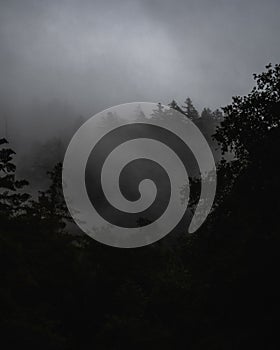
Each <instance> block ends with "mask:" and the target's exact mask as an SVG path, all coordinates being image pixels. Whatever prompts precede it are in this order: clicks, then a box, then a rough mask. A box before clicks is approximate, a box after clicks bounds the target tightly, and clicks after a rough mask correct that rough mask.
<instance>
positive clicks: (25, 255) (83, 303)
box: [0, 64, 280, 350]
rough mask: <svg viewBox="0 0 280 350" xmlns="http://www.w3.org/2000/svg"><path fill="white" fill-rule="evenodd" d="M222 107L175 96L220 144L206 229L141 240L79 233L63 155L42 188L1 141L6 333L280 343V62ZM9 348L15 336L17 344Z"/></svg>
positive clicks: (153, 345)
mask: <svg viewBox="0 0 280 350" xmlns="http://www.w3.org/2000/svg"><path fill="white" fill-rule="evenodd" d="M254 79H255V87H254V88H253V90H252V91H251V92H250V93H249V94H248V95H246V96H243V97H241V96H236V97H233V99H232V103H231V104H230V105H228V106H226V107H224V108H222V112H221V111H220V110H216V111H211V110H210V109H209V108H205V109H203V111H202V113H201V114H199V113H198V111H197V110H196V109H195V107H194V105H193V103H192V101H191V99H190V98H187V99H186V101H185V103H184V104H183V106H180V105H179V104H178V103H177V102H176V101H175V100H174V101H172V102H171V104H170V106H171V107H172V108H175V109H177V110H179V111H180V112H181V113H182V116H186V117H189V118H191V119H192V120H193V121H194V122H195V123H197V125H198V126H199V127H200V128H201V129H202V131H203V132H204V133H205V135H206V137H207V138H208V139H210V137H211V135H212V136H213V145H216V146H217V145H219V147H220V149H221V150H222V153H223V157H222V155H221V154H220V153H219V157H218V158H219V164H218V193H217V202H216V206H215V208H214V210H213V212H212V214H211V215H210V216H209V218H208V220H207V221H206V222H205V224H204V225H203V226H202V227H201V228H200V230H199V231H197V233H196V234H195V235H181V236H178V237H177V236H176V242H174V238H173V237H170V235H169V236H167V237H165V238H164V239H162V240H161V241H159V242H157V243H155V244H153V245H151V246H147V247H144V248H140V249H133V250H122V249H114V248H110V247H107V246H103V245H101V244H99V243H97V242H96V241H94V240H91V239H89V238H88V237H87V236H85V235H75V236H73V235H70V234H69V233H68V231H67V226H65V224H66V223H67V222H68V220H69V216H68V214H67V210H66V207H65V203H64V200H63V196H62V193H61V178H60V177H61V164H57V165H56V164H53V169H52V170H50V173H49V179H50V183H49V185H48V186H47V188H46V189H44V190H42V191H41V192H40V193H39V195H38V196H37V197H36V198H34V197H33V198H32V197H30V196H29V195H28V194H26V193H25V190H26V188H27V187H26V185H27V182H26V181H25V180H21V179H18V178H17V173H16V166H15V165H14V163H13V157H14V155H15V154H14V151H13V150H12V149H10V148H9V144H7V141H6V140H5V139H4V138H3V139H1V141H0V147H1V148H0V218H1V226H0V266H1V267H0V271H1V275H0V276H1V287H0V306H1V312H0V328H1V330H2V332H3V335H2V337H1V341H2V344H9V348H15V347H19V346H26V347H27V348H29V349H33V348H34V349H35V348H38V349H43V350H44V349H73V350H74V349H80V348H82V349H84V348H89V347H93V348H96V349H123V348H129V349H143V348H147V349H169V348H174V349H179V348H181V347H182V346H183V347H184V348H189V349H194V350H196V349H207V350H208V349H243V348H244V349H245V348H246V349H247V348H248V347H250V348H251V347H252V348H254V347H256V346H261V347H263V348H267V347H271V344H276V343H275V342H276V340H277V333H276V332H277V330H276V329H275V328H276V326H277V322H278V320H279V311H280V310H279V292H280V290H279V283H278V275H279V271H278V266H279V229H280V224H279V220H278V218H279V214H280V204H279V203H280V202H279V196H280V181H279V173H278V168H279V166H278V162H279V159H280V158H279V156H280V129H279V127H280V125H279V123H280V118H279V115H280V65H279V64H277V65H275V66H272V65H271V64H269V65H268V66H267V67H266V69H265V71H264V72H263V73H261V74H256V75H254ZM5 348H8V347H5Z"/></svg>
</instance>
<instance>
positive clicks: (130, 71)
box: [0, 0, 280, 150]
mask: <svg viewBox="0 0 280 350" xmlns="http://www.w3.org/2000/svg"><path fill="white" fill-rule="evenodd" d="M279 10H280V3H279V1H277V0H268V1H265V2H264V1H259V0H245V1H241V0H235V1H228V0H227V1H225V0H213V1H206V0H204V1H202V0H191V1H185V0H175V1H167V0H160V1H159V0H149V1H148V0H144V1H140V0H139V1H137V0H130V1H126V0H125V1H118V0H115V1H88V0H85V1H74V0H60V1H53V0H51V1H40V0H36V1H35V0H34V1H32V0H25V1H22V0H21V1H20V0H18V1H15V0H10V1H8V0H6V1H5V0H1V1H0V45H1V46H0V72H1V74H0V77H1V80H0V108H1V116H0V127H1V134H2V135H3V134H4V135H7V136H8V137H10V138H11V139H12V141H13V142H14V143H16V146H17V148H18V149H20V150H22V149H24V148H25V146H26V145H27V144H31V143H32V142H33V140H45V139H48V138H50V137H54V136H59V135H61V134H63V133H65V132H68V133H71V132H73V130H74V129H75V125H76V124H75V123H76V122H75V119H76V118H78V117H79V116H83V118H84V119H87V118H89V117H90V116H91V115H93V114H94V113H96V112H99V111H101V110H103V109H105V108H108V107H110V106H113V105H116V104H121V103H125V102H133V101H151V102H159V101H160V102H162V103H165V104H167V103H169V102H170V101H171V100H172V99H173V98H174V99H176V100H177V101H179V102H180V103H182V102H183V101H184V99H185V98H186V96H190V97H191V98H192V99H193V102H194V104H195V106H196V107H197V108H198V109H200V110H201V109H202V108H203V107H204V106H208V107H211V108H216V107H219V106H223V105H225V104H227V103H229V102H230V101H231V96H233V95H237V94H241V95H242V94H246V93H248V91H249V90H250V88H251V86H252V73H254V72H260V71H262V70H263V69H264V66H265V64H267V63H268V62H272V63H275V62H279V57H280V46H279V29H280V24H279ZM67 130H68V131H67ZM69 130H70V131H69Z"/></svg>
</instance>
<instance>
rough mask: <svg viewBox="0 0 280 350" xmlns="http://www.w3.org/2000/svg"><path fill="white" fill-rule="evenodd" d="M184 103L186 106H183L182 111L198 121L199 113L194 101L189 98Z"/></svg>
mask: <svg viewBox="0 0 280 350" xmlns="http://www.w3.org/2000/svg"><path fill="white" fill-rule="evenodd" d="M184 103H185V104H184V105H183V106H182V110H183V111H184V114H185V115H186V116H187V117H188V118H190V119H192V120H195V119H198V118H199V114H198V111H197V110H196V109H195V107H194V105H193V103H192V100H191V99H190V98H189V97H187V99H186V101H185V102H184Z"/></svg>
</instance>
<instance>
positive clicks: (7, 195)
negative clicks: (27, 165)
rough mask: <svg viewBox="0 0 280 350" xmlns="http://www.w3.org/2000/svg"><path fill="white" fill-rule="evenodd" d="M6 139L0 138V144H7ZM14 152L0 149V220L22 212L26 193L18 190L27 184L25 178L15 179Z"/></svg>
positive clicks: (27, 197)
mask: <svg viewBox="0 0 280 350" xmlns="http://www.w3.org/2000/svg"><path fill="white" fill-rule="evenodd" d="M7 143H8V141H7V140H6V139H4V138H3V139H0V146H2V145H4V144H7ZM14 155H15V152H14V151H13V150H12V149H10V148H6V147H2V148H1V149H0V217H1V222H4V221H7V220H10V219H13V218H15V217H18V216H20V215H22V214H23V212H25V210H26V207H25V205H26V202H27V200H28V199H29V197H30V196H29V195H28V194H27V193H22V192H19V190H21V189H22V188H23V187H24V186H26V185H28V182H27V181H26V180H17V179H16V174H15V172H16V165H15V164H14V163H13V162H12V161H13V156H14Z"/></svg>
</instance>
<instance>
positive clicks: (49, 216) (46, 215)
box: [31, 163, 71, 232]
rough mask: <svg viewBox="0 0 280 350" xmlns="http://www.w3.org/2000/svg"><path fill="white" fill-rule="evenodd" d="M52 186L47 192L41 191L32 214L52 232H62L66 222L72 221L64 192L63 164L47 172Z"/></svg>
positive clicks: (33, 205) (33, 203)
mask: <svg viewBox="0 0 280 350" xmlns="http://www.w3.org/2000/svg"><path fill="white" fill-rule="evenodd" d="M47 174H48V176H49V179H50V181H51V184H50V186H49V188H48V189H47V190H46V191H39V196H38V200H37V201H35V200H33V201H32V206H31V214H32V216H33V217H34V218H35V219H37V221H39V222H40V224H42V225H43V226H44V227H46V228H47V229H48V230H49V231H50V232H60V231H61V230H62V229H63V228H64V227H65V222H66V221H69V220H71V217H70V214H69V212H68V209H67V206H66V203H65V200H64V196H63V190H62V178H61V177H62V164H61V163H58V164H57V165H56V166H55V167H54V168H53V170H52V171H49V172H47Z"/></svg>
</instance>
